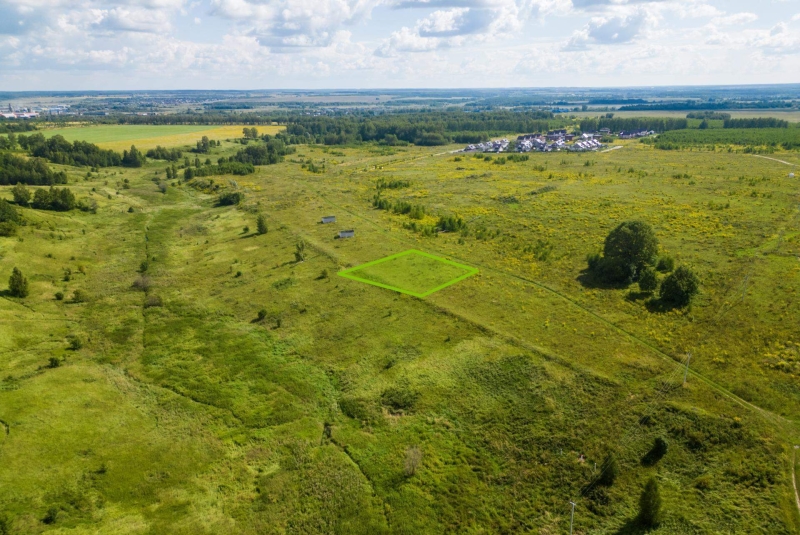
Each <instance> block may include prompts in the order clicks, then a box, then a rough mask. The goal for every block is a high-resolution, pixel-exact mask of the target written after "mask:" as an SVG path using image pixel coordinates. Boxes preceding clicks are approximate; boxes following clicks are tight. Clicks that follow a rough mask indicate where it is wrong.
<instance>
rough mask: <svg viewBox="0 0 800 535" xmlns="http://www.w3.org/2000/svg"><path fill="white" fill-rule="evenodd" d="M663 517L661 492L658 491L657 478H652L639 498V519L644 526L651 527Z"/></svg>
mask: <svg viewBox="0 0 800 535" xmlns="http://www.w3.org/2000/svg"><path fill="white" fill-rule="evenodd" d="M661 518H662V511H661V493H660V492H659V491H658V482H657V481H656V479H655V478H650V480H649V481H648V482H647V484H646V485H645V486H644V490H643V491H642V496H641V497H640V498H639V518H638V520H639V523H640V524H641V525H642V526H645V527H649V528H651V527H655V526H657V525H658V524H660V523H661Z"/></svg>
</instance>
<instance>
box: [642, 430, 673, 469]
mask: <svg viewBox="0 0 800 535" xmlns="http://www.w3.org/2000/svg"><path fill="white" fill-rule="evenodd" d="M668 449H669V444H668V443H667V441H666V439H664V438H662V437H656V439H655V440H654V441H653V447H652V448H650V451H648V452H647V454H646V455H645V456H644V458H643V459H642V464H644V465H646V466H652V465H654V464H656V463H657V462H658V461H660V460H661V458H662V457H664V455H666V454H667V450H668Z"/></svg>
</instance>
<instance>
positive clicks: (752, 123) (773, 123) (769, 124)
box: [724, 117, 789, 128]
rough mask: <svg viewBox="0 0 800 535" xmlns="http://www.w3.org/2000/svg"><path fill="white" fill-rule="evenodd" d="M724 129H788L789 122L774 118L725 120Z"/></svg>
mask: <svg viewBox="0 0 800 535" xmlns="http://www.w3.org/2000/svg"><path fill="white" fill-rule="evenodd" d="M724 127H725V128H789V121H784V120H782V119H776V118H775V117H753V118H750V119H731V118H730V117H729V118H728V119H725V123H724Z"/></svg>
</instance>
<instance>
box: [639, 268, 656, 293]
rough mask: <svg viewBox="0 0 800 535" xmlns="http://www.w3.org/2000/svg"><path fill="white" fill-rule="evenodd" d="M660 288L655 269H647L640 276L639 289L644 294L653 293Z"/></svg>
mask: <svg viewBox="0 0 800 535" xmlns="http://www.w3.org/2000/svg"><path fill="white" fill-rule="evenodd" d="M656 288H658V276H657V275H656V272H655V270H653V268H649V267H648V268H645V269H644V270H642V272H641V274H640V275H639V289H640V290H641V291H643V292H652V291H655V289H656Z"/></svg>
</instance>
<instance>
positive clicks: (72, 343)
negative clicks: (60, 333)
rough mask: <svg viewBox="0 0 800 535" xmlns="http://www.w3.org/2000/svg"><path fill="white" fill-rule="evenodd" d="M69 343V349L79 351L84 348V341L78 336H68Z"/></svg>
mask: <svg viewBox="0 0 800 535" xmlns="http://www.w3.org/2000/svg"><path fill="white" fill-rule="evenodd" d="M67 343H68V347H69V349H71V350H72V351H77V350H79V349H81V348H82V347H83V340H81V338H80V336H78V335H77V334H70V335H69V336H67Z"/></svg>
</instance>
